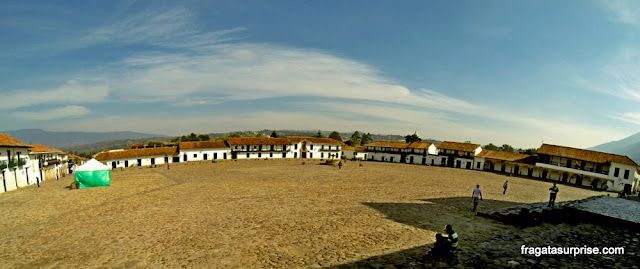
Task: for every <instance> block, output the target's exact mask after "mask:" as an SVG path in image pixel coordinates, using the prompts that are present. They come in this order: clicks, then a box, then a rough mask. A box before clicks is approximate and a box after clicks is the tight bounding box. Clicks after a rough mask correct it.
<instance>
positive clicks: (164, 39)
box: [0, 7, 621, 146]
mask: <svg viewBox="0 0 640 269" xmlns="http://www.w3.org/2000/svg"><path fill="white" fill-rule="evenodd" d="M194 16H195V15H194V14H193V13H192V12H191V11H189V10H188V9H185V8H181V7H179V8H175V9H170V10H147V11H144V12H142V13H139V14H137V15H134V16H130V17H126V18H123V19H122V20H113V22H112V23H108V24H105V25H101V26H98V27H94V28H91V29H90V30H89V31H88V32H87V33H88V35H86V36H84V37H82V38H79V39H70V40H69V41H66V42H68V44H67V48H80V47H90V46H94V45H99V44H118V43H123V44H145V45H151V46H152V47H153V46H159V47H164V48H171V49H170V50H153V51H147V52H145V53H138V54H134V55H131V56H128V57H126V58H124V59H122V60H120V61H117V62H113V63H111V64H107V65H103V66H99V67H96V68H95V69H93V70H91V71H86V72H82V73H80V74H77V75H76V76H77V77H78V81H76V80H71V81H69V82H67V83H66V84H65V85H63V86H61V87H59V88H57V89H53V90H46V91H44V92H41V91H35V90H33V91H12V92H10V93H9V94H8V95H5V96H8V97H9V98H6V99H3V100H7V101H3V102H2V105H0V107H3V108H5V109H14V108H22V107H26V106H30V105H37V104H61V105H79V104H85V103H90V102H103V101H106V100H107V98H109V99H110V100H115V101H125V102H128V103H129V104H138V103H143V102H144V103H155V104H158V105H161V106H165V105H174V106H175V105H178V106H184V107H191V106H199V105H203V106H204V105H212V104H218V103H223V102H232V101H246V100H258V99H265V98H279V97H282V98H286V97H305V98H318V99H323V100H324V101H316V102H311V103H310V106H309V107H311V108H312V109H309V111H297V112H285V111H259V113H236V114H233V115H228V114H225V115H224V116H221V115H208V114H207V113H200V114H197V113H194V114H195V115H192V116H189V117H184V116H168V115H160V116H158V117H155V116H154V117H150V116H149V115H130V116H126V117H125V116H112V117H98V118H86V119H83V120H75V121H68V122H66V123H61V124H57V125H56V126H55V127H57V128H68V129H78V128H90V129H93V130H101V131H108V130H113V128H114V127H113V126H118V129H120V130H132V131H143V132H153V133H163V134H182V133H184V132H209V131H225V130H226V131H230V130H238V129H260V128H276V129H319V128H321V129H336V130H355V129H359V130H367V131H371V132H382V133H388V132H396V133H404V132H407V130H409V131H410V130H413V129H414V128H418V129H419V130H421V133H423V134H424V136H427V137H432V138H436V139H447V140H460V141H462V140H475V141H478V142H479V143H487V142H497V141H504V143H512V144H514V145H516V146H518V145H523V146H526V145H530V146H535V144H533V145H532V144H531V143H537V142H539V138H543V137H547V138H548V137H555V138H556V139H557V140H556V141H558V142H556V143H558V144H566V145H574V146H591V145H593V144H596V143H599V142H606V141H594V137H603V138H604V139H606V140H609V139H608V138H609V137H613V138H620V136H621V135H620V133H618V132H615V131H609V130H606V129H604V130H600V129H598V128H593V127H591V126H588V125H581V124H575V123H571V122H567V121H560V120H554V119H536V118H532V117H530V116H529V115H528V114H526V113H518V112H514V111H508V110H504V109H500V108H495V107H492V106H491V105H485V104H477V103H474V102H472V101H468V100H463V99H461V98H457V97H455V96H450V95H447V94H444V93H442V92H438V91H435V90H431V89H409V88H408V87H406V86H404V85H403V83H401V82H398V81H396V80H394V79H392V78H389V77H387V76H385V75H384V74H383V73H382V72H380V71H379V70H378V69H377V68H375V67H373V66H371V65H367V64H364V63H362V62H359V61H357V60H354V59H349V58H346V57H341V56H338V55H336V54H333V53H331V52H329V51H322V50H315V49H308V48H295V47H291V46H285V45H277V44H263V43H248V42H238V39H236V35H237V34H239V33H241V32H242V31H245V29H244V28H242V27H238V28H232V29H226V30H221V31H214V32H210V31H202V30H201V29H200V28H198V27H197V25H196V24H195V23H194V21H195V20H194V19H195V17H194ZM167 51H170V52H167ZM79 81H82V82H79ZM84 81H91V82H92V83H87V82H84ZM93 81H98V82H93ZM8 100H11V102H9V101H8ZM282 105H283V106H290V105H295V103H283V104H282ZM65 108H66V110H61V111H57V112H58V114H61V115H65V114H67V115H68V114H73V115H82V114H83V110H82V108H84V107H76V106H67V107H65ZM74 109H75V111H74ZM84 109H86V108H84ZM194 110H197V109H191V111H194ZM319 111H322V112H326V113H319ZM49 112H56V111H49ZM71 112H73V113H71ZM85 112H86V113H88V109H86V111H85ZM252 112H254V111H252ZM86 113H85V114H86ZM36 114H37V115H40V114H45V113H42V111H40V113H36V112H21V113H17V114H15V115H16V116H21V117H22V118H25V119H26V118H31V119H41V118H36ZM344 114H349V115H353V117H343V116H341V115H344ZM372 117H373V118H375V119H376V120H362V119H366V118H372ZM470 118H471V119H470ZM474 119H481V122H483V123H477V122H474ZM487 122H490V123H491V124H486V123H487ZM496 123H497V124H496ZM81 126H82V127H81ZM218 126H224V127H223V128H224V129H223V130H220V129H218V130H212V128H213V129H215V128H220V127H218ZM496 126H499V127H496ZM52 127H54V126H52ZM422 130H424V131H422ZM574 134H585V135H584V136H579V137H576V135H574ZM586 134H588V135H586ZM532 141H534V142H532Z"/></svg>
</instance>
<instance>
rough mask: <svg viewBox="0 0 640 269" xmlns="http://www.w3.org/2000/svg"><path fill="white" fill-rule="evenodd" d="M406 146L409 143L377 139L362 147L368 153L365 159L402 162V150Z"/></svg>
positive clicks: (403, 153)
mask: <svg viewBox="0 0 640 269" xmlns="http://www.w3.org/2000/svg"><path fill="white" fill-rule="evenodd" d="M408 146H409V143H403V142H387V141H378V142H373V143H369V144H366V145H365V146H364V147H365V151H366V152H367V154H368V155H369V158H368V159H367V160H369V161H380V162H391V163H402V162H404V160H405V158H404V157H405V155H406V153H405V152H403V150H404V149H406V148H407V147H408Z"/></svg>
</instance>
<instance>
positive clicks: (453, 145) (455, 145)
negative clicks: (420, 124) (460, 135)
mask: <svg viewBox="0 0 640 269" xmlns="http://www.w3.org/2000/svg"><path fill="white" fill-rule="evenodd" d="M479 147H480V145H478V144H471V143H460V142H451V141H444V142H442V143H441V144H440V145H438V148H439V149H450V150H461V151H470V152H473V151H475V150H476V149H477V148H479Z"/></svg>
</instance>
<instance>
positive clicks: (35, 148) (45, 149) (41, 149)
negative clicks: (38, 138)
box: [29, 144, 62, 153]
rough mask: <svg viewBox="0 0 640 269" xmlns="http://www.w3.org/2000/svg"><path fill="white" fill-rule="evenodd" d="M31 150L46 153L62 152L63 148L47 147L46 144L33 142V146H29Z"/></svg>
mask: <svg viewBox="0 0 640 269" xmlns="http://www.w3.org/2000/svg"><path fill="white" fill-rule="evenodd" d="M29 151H31V152H33V153H45V152H57V153H62V150H59V149H54V148H51V147H47V146H45V145H39V144H32V145H31V148H29Z"/></svg>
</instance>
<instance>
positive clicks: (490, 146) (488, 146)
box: [483, 143, 500, 150]
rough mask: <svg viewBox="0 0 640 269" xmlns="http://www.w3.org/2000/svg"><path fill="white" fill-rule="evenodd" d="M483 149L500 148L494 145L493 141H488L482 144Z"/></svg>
mask: <svg viewBox="0 0 640 269" xmlns="http://www.w3.org/2000/svg"><path fill="white" fill-rule="evenodd" d="M483 148H484V149H488V150H500V148H499V147H498V146H496V145H494V144H493V143H489V144H488V145H484V146H483Z"/></svg>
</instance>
